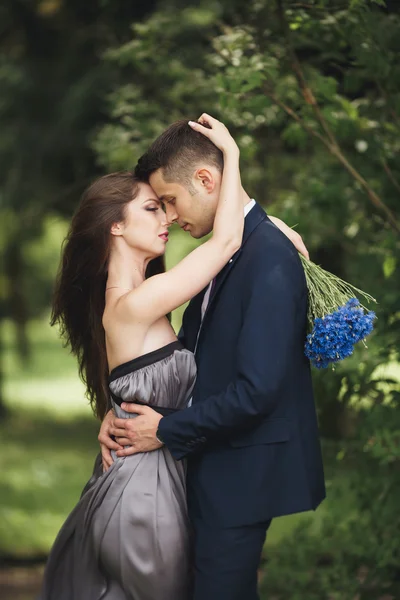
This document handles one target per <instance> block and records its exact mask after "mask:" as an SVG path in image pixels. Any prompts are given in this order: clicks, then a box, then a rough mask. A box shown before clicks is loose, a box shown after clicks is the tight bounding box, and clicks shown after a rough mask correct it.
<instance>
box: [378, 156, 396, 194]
mask: <svg viewBox="0 0 400 600" xmlns="http://www.w3.org/2000/svg"><path fill="white" fill-rule="evenodd" d="M382 166H383V168H384V169H385V173H386V175H387V176H388V178H389V179H390V181H391V182H392V183H393V185H394V187H395V188H396V190H397V191H398V192H400V183H399V182H398V181H397V179H396V178H395V176H394V175H393V171H392V169H391V168H390V167H389V165H388V164H387V162H386V160H385V159H384V158H382Z"/></svg>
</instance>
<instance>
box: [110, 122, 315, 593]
mask: <svg viewBox="0 0 400 600" xmlns="http://www.w3.org/2000/svg"><path fill="white" fill-rule="evenodd" d="M222 170H223V161H222V156H221V153H220V151H219V150H218V149H217V148H216V147H215V146H213V145H212V144H211V143H210V142H209V140H207V139H206V138H205V137H203V136H201V134H199V133H196V132H195V131H193V130H191V128H190V127H189V126H188V125H187V123H186V122H178V123H175V124H174V125H172V126H171V127H169V128H168V129H167V130H166V131H165V132H164V133H163V134H162V135H161V136H160V137H159V138H158V139H157V140H156V141H155V142H154V143H153V145H152V146H151V147H150V149H149V150H148V152H146V154H145V155H144V156H143V157H142V158H141V159H140V161H139V164H138V166H137V174H138V176H139V177H140V178H142V179H143V180H144V181H148V182H149V183H150V185H151V186H152V187H153V189H154V190H155V192H156V193H157V195H158V196H159V198H160V199H161V200H162V201H163V203H164V205H165V209H166V213H167V216H168V220H169V221H170V222H175V221H176V222H178V224H179V225H180V226H181V227H182V228H183V229H184V230H185V231H189V232H190V234H191V235H192V236H193V237H195V238H201V237H203V236H205V235H207V234H208V233H209V232H210V231H211V229H212V226H213V220H214V215H215V211H216V207H217V203H218V191H219V188H220V182H221V177H222ZM243 206H244V210H245V214H246V218H245V228H244V234H243V243H242V247H241V249H240V250H239V251H238V252H237V253H236V254H235V255H234V257H233V258H232V259H231V260H230V261H229V263H228V265H226V267H225V268H224V269H223V270H222V271H221V273H220V274H219V275H218V276H217V277H216V278H215V280H214V281H213V282H211V284H210V285H209V286H208V288H207V289H205V290H203V291H202V292H201V293H200V294H199V295H198V296H196V297H195V298H194V299H193V300H192V301H191V302H190V304H189V306H188V308H187V310H186V311H185V314H184V317H183V327H182V330H181V332H180V334H179V337H180V339H181V340H182V341H183V343H184V344H185V346H186V347H187V348H188V349H189V350H191V351H193V352H195V355H196V362H197V367H198V376H197V382H196V386H195V388H194V391H193V397H192V398H191V399H190V401H189V406H188V408H187V409H186V410H184V411H180V412H178V413H174V414H172V415H170V416H167V417H164V418H162V417H161V416H160V415H159V414H158V413H155V412H154V411H152V409H150V408H149V407H143V406H139V405H135V404H129V405H123V408H125V410H127V411H129V412H132V413H138V414H139V416H138V417H137V418H135V419H114V418H113V416H112V415H111V414H109V415H108V417H106V419H105V421H104V423H103V425H102V429H101V432H100V435H99V440H100V442H101V443H102V449H103V455H104V456H105V457H106V459H107V450H106V448H105V446H108V447H109V448H112V447H115V446H114V445H113V442H112V441H111V439H110V437H109V436H110V435H115V436H117V440H116V441H117V442H119V443H120V444H121V445H128V444H130V445H131V446H130V447H129V448H126V449H124V450H121V451H119V452H118V453H117V454H118V455H119V456H124V455H128V454H132V453H135V452H145V451H150V450H153V449H155V448H158V447H160V445H162V444H166V446H167V447H168V449H169V450H170V452H171V453H172V455H173V456H174V457H175V458H176V459H177V460H180V459H183V458H187V459H188V470H187V498H188V508H189V516H190V518H191V521H192V524H193V528H194V558H195V581H194V600H255V599H256V598H258V595H257V569H258V565H259V561H260V556H261V552H262V547H263V544H264V541H265V536H266V532H267V529H268V527H269V525H270V523H271V519H272V518H273V517H276V516H279V515H286V514H290V513H295V512H300V511H305V510H310V509H315V508H316V507H317V506H318V505H319V503H320V502H321V501H322V500H323V498H324V497H325V487H324V477H323V467H322V459H321V451H320V444H319V438H318V428H317V419H316V413H315V406H314V399H313V393H312V385H311V375H310V368H309V363H308V361H307V359H306V358H305V356H304V341H305V336H306V313H307V287H306V282H305V277H304V272H303V268H302V266H301V262H300V260H299V257H298V253H297V251H296V249H295V247H294V246H293V244H292V243H291V242H290V241H289V240H288V239H287V237H285V236H284V235H283V234H282V233H281V232H280V231H279V230H278V229H277V228H276V227H275V226H274V225H273V223H272V222H271V220H270V219H269V218H268V217H267V216H266V214H265V212H264V211H263V209H262V208H261V207H260V206H259V205H258V204H257V203H256V202H255V201H254V200H251V199H250V198H249V196H248V195H247V194H246V192H245V190H243ZM114 444H115V442H114ZM171 551H173V549H171ZM177 600H179V599H177Z"/></svg>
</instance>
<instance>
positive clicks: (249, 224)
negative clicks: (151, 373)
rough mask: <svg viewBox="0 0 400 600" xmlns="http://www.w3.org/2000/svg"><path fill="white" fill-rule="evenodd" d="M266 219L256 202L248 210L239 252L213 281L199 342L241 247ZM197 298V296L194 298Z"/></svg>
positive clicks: (202, 293) (238, 252)
mask: <svg viewBox="0 0 400 600" xmlns="http://www.w3.org/2000/svg"><path fill="white" fill-rule="evenodd" d="M266 218H267V215H266V213H265V211H264V209H263V208H261V206H260V205H259V204H258V203H257V202H256V204H255V206H254V207H253V208H252V209H251V210H250V212H249V214H248V215H247V216H246V218H245V221H244V230H243V240H242V245H241V247H240V248H239V250H238V251H237V252H236V253H235V254H234V255H233V256H232V258H231V259H230V261H229V262H228V263H227V264H226V265H225V267H224V268H223V269H222V271H220V272H219V273H218V275H217V277H216V281H215V288H214V292H213V294H212V297H211V298H210V301H209V303H208V306H207V309H206V312H205V314H204V319H203V322H202V323H201V325H200V327H201V331H200V333H199V342H200V337H201V334H202V331H203V329H204V325H205V322H206V319H207V316H208V315H209V313H210V310H211V308H212V306H213V305H214V303H215V301H216V298H217V296H218V292H219V291H220V290H221V288H222V286H223V284H224V282H225V280H226V278H227V277H228V275H229V273H230V272H231V271H232V269H233V267H234V266H235V264H236V262H237V260H238V258H239V256H240V255H241V253H242V252H243V247H244V245H245V244H246V242H247V240H248V239H249V237H250V236H251V234H252V233H253V231H254V230H255V229H256V227H258V225H259V224H260V223H261V222H262V221H264V220H265V219H266ZM201 295H202V296H201V297H202V299H203V297H204V290H203V292H201ZM196 298H197V296H196ZM200 308H201V302H200Z"/></svg>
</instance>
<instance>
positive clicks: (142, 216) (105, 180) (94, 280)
mask: <svg viewBox="0 0 400 600" xmlns="http://www.w3.org/2000/svg"><path fill="white" fill-rule="evenodd" d="M199 121H200V123H203V124H205V125H207V127H204V126H203V125H202V124H199V123H194V124H191V126H192V127H193V128H194V129H195V130H197V131H199V132H200V133H202V134H203V135H205V136H206V137H208V138H209V139H210V140H211V141H212V142H213V143H214V144H215V145H216V146H217V147H218V148H219V149H220V150H221V151H222V153H223V156H224V172H223V178H222V183H221V192H220V199H219V204H218V208H217V213H216V216H215V221H214V229H213V235H212V237H211V239H209V240H208V241H207V242H205V243H204V244H203V245H202V246H201V247H199V248H197V249H196V250H194V251H193V252H191V253H190V254H189V255H188V256H187V257H186V258H184V259H183V260H182V261H181V262H180V263H179V264H178V265H176V266H175V267H174V268H173V269H171V270H170V271H169V272H167V273H165V272H163V268H162V256H163V254H164V251H165V245H166V243H167V241H168V227H169V223H168V222H167V220H166V215H165V213H164V212H163V210H162V207H161V204H160V201H159V200H158V199H157V198H156V196H155V194H154V192H153V190H152V189H151V187H150V186H149V185H147V184H144V183H140V182H138V181H137V180H135V178H134V177H133V175H132V174H131V173H116V174H112V175H108V176H106V177H102V178H101V179H99V180H98V181H97V182H95V183H94V184H93V185H92V186H91V187H90V188H89V189H88V191H87V192H86V194H85V195H84V197H83V200H82V203H81V205H80V207H79V208H78V211H77V213H76V214H75V216H74V218H73V221H72V225H71V229H70V233H69V236H68V238H67V242H66V246H65V248H64V253H63V260H62V265H61V270H60V275H59V280H58V285H57V290H56V295H55V302H54V307H53V319H52V322H53V324H54V323H60V324H61V329H62V332H63V333H64V334H65V335H66V338H67V341H68V342H69V343H70V345H71V348H72V351H73V352H74V353H75V354H76V355H77V356H78V358H79V365H80V373H81V375H82V377H83V378H84V380H85V383H86V386H87V390H88V395H89V397H90V400H91V402H92V405H93V406H94V409H95V412H96V413H97V415H98V416H99V417H101V418H102V417H103V416H104V414H105V412H106V410H107V409H108V408H109V397H110V396H111V405H112V407H113V408H114V411H115V412H116V414H117V415H118V416H119V417H120V418H129V417H130V416H131V415H129V414H128V413H126V412H125V411H123V410H122V409H121V407H120V405H121V403H122V402H129V401H133V400H134V401H135V402H139V403H143V404H147V405H150V406H152V407H153V408H155V409H156V410H158V411H159V412H161V413H162V414H167V413H168V412H169V411H173V410H181V409H183V408H184V407H185V406H186V403H187V400H188V398H189V397H190V395H191V391H192V388H193V385H194V381H195V376H196V366H195V361H194V356H193V354H192V353H191V352H189V351H188V350H186V349H185V348H184V347H183V346H182V345H181V344H180V343H179V342H178V341H177V339H176V335H175V333H174V331H173V329H172V327H171V325H170V322H169V320H168V318H167V316H166V315H167V314H168V313H169V312H171V311H172V310H173V309H175V308H177V307H178V306H180V305H181V304H183V303H184V302H186V301H187V300H189V299H190V298H191V297H193V296H194V295H196V294H197V293H199V292H200V291H201V290H202V289H203V288H204V287H205V286H206V285H207V284H208V283H209V282H210V281H211V280H212V279H213V278H214V277H215V276H216V275H217V273H218V272H219V271H220V270H221V269H222V268H223V266H224V265H225V264H226V263H227V262H228V261H229V259H230V258H231V256H232V255H233V254H234V253H235V252H236V251H237V250H238V249H239V247H240V245H241V240H242V234H243V224H244V214H243V198H242V194H241V181H240V172H239V150H238V148H237V146H236V144H235V142H234V140H233V139H232V137H231V136H230V135H229V132H228V131H227V129H226V128H225V127H224V126H223V125H222V124H221V123H219V122H218V121H216V120H215V119H212V118H211V117H209V116H208V115H203V116H202V117H201V118H200V120H199ZM149 275H154V276H153V277H149ZM189 588H190V547H189V527H188V522H187V513H186V502H185V472H184V464H183V462H179V463H178V462H176V461H175V460H174V459H173V458H172V457H171V455H170V454H169V451H168V450H167V449H166V448H165V447H162V448H160V449H159V450H157V451H155V452H151V453H147V454H137V455H134V456H129V457H126V458H119V459H116V460H115V462H114V463H113V464H112V466H111V468H110V469H109V470H108V471H107V472H105V473H104V474H102V475H101V476H98V477H97V478H94V479H93V480H91V482H90V485H88V486H87V487H86V488H85V490H84V493H83V494H82V497H81V500H80V502H79V503H78V505H77V506H76V508H75V509H74V510H73V512H72V513H71V515H70V516H69V517H68V519H67V521H66V523H65V524H64V526H63V528H62V529H61V531H60V533H59V535H58V537H57V539H56V542H55V544H54V546H53V549H52V551H51V554H50V557H49V561H48V564H47V567H46V573H45V578H44V586H43V591H42V595H41V598H42V600H81V599H82V600H83V599H85V600H100V599H104V600H128V599H134V600H156V599H157V600H186V599H188V598H189V594H190V593H189Z"/></svg>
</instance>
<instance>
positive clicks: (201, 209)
mask: <svg viewBox="0 0 400 600" xmlns="http://www.w3.org/2000/svg"><path fill="white" fill-rule="evenodd" d="M204 171H205V172H208V171H207V170H204ZM198 173H199V171H196V174H195V175H194V177H193V180H192V184H191V186H190V187H191V189H190V191H189V189H188V188H186V187H185V186H184V185H182V184H180V183H176V182H172V183H169V182H166V181H165V180H164V177H163V174H162V170H161V169H158V170H157V171H155V172H154V173H152V174H151V176H150V180H149V183H150V185H151V187H152V188H153V190H154V191H155V193H156V194H157V196H158V197H159V199H160V200H161V201H162V203H163V205H164V207H165V212H166V215H167V220H168V222H169V223H174V222H177V223H178V225H179V226H180V227H181V228H182V229H183V230H184V231H188V232H189V233H190V235H191V236H192V237H194V238H196V239H198V238H201V237H203V236H205V235H207V234H208V233H210V231H212V228H213V224H214V217H215V211H216V209H217V203H218V194H219V182H218V181H217V182H215V181H213V182H212V185H211V186H210V181H209V179H207V178H206V181H205V178H204V177H203V176H198ZM214 176H215V177H214V179H218V173H214ZM212 177H213V175H211V178H212ZM219 179H220V177H219Z"/></svg>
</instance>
